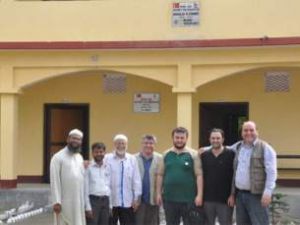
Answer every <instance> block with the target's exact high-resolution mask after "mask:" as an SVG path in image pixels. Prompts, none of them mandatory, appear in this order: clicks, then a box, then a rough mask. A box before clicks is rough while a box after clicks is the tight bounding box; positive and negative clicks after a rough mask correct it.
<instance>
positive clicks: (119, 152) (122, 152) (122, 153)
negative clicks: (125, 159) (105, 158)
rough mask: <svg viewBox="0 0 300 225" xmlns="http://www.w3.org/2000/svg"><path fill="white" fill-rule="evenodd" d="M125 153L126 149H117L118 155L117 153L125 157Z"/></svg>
mask: <svg viewBox="0 0 300 225" xmlns="http://www.w3.org/2000/svg"><path fill="white" fill-rule="evenodd" d="M125 152H126V150H125V149H122V150H119V149H116V153H117V154H118V155H121V156H123V155H125Z"/></svg>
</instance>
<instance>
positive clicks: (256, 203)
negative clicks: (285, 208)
mask: <svg viewBox="0 0 300 225" xmlns="http://www.w3.org/2000/svg"><path fill="white" fill-rule="evenodd" d="M236 222H237V225H269V209H268V207H263V206H262V205H261V195H255V194H251V193H250V192H249V191H240V190H239V191H238V192H237V197H236Z"/></svg>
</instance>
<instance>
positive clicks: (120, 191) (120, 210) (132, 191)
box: [104, 134, 142, 225]
mask: <svg viewBox="0 0 300 225" xmlns="http://www.w3.org/2000/svg"><path fill="white" fill-rule="evenodd" d="M113 141H114V151H113V152H112V153H109V154H107V155H106V157H105V159H104V160H105V162H106V165H107V167H108V170H109V174H110V189H111V205H112V218H111V222H110V224H111V225H117V224H118V222H119V223H120V225H134V224H135V217H134V213H135V212H136V210H137V209H138V206H139V199H140V197H141V194H142V182H141V178H140V173H139V167H138V164H137V161H136V158H135V156H133V155H132V154H130V153H127V148H128V147H127V146H128V139H127V137H126V136H125V135H123V134H119V135H116V136H115V137H114V140H113Z"/></svg>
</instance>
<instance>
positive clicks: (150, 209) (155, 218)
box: [135, 203, 159, 225]
mask: <svg viewBox="0 0 300 225" xmlns="http://www.w3.org/2000/svg"><path fill="white" fill-rule="evenodd" d="M135 222H136V224H137V225H159V206H157V205H150V204H146V203H141V205H140V206H139V208H138V210H137V212H136V215H135Z"/></svg>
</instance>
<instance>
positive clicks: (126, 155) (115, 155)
mask: <svg viewBox="0 0 300 225" xmlns="http://www.w3.org/2000/svg"><path fill="white" fill-rule="evenodd" d="M113 155H114V158H115V159H120V160H123V159H127V157H128V153H127V152H125V156H124V158H120V157H119V156H117V153H116V151H114V152H113Z"/></svg>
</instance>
